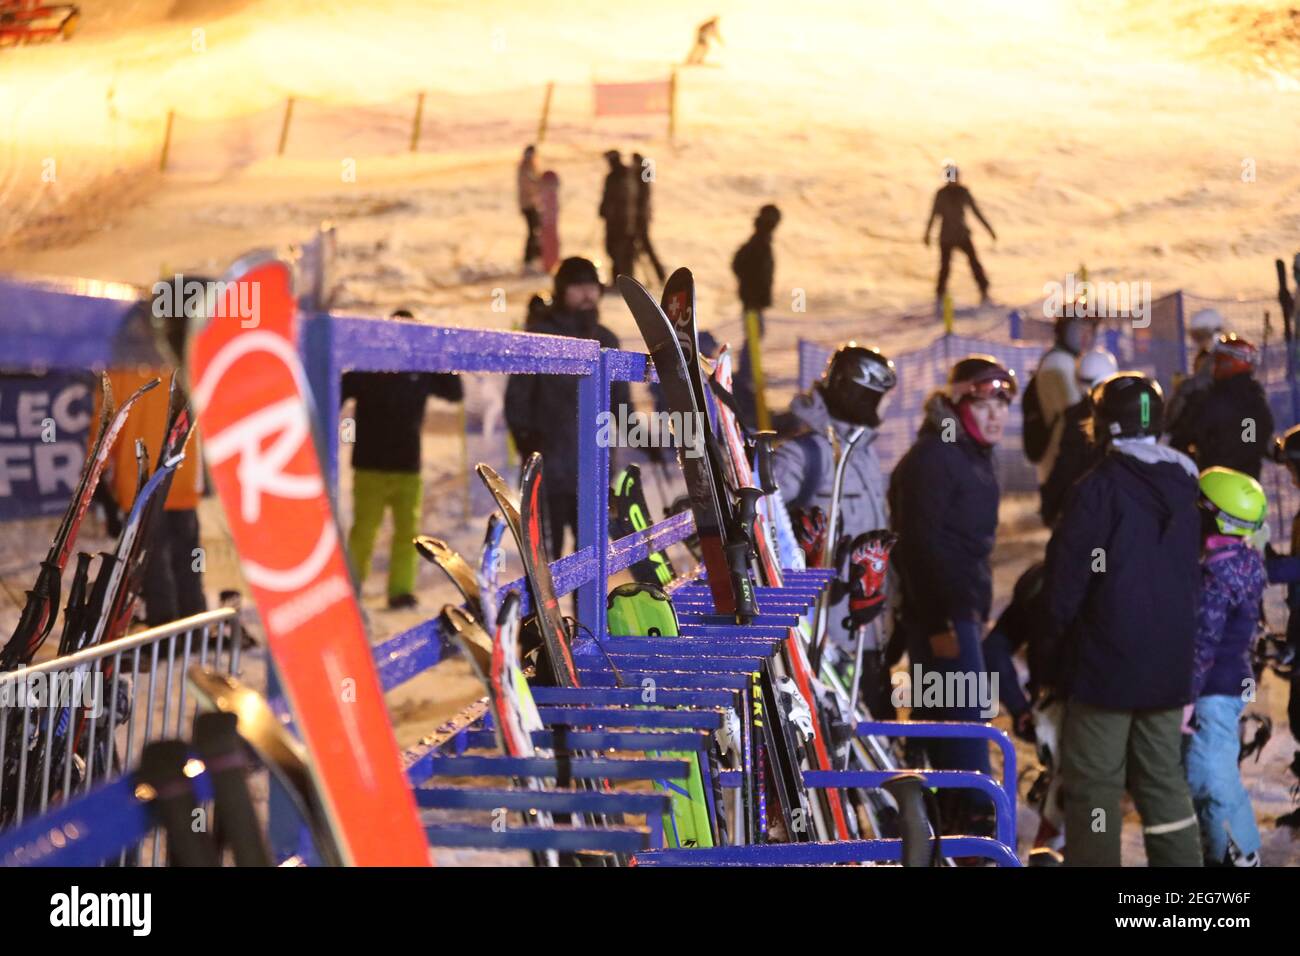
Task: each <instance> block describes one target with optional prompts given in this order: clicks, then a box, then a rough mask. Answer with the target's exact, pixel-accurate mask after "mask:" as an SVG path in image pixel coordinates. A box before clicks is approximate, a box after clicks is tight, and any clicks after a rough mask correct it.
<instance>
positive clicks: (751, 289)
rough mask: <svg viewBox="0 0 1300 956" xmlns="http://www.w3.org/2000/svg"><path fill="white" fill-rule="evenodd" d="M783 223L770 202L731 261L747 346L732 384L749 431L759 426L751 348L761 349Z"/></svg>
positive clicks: (770, 303)
mask: <svg viewBox="0 0 1300 956" xmlns="http://www.w3.org/2000/svg"><path fill="white" fill-rule="evenodd" d="M780 223H781V210H780V209H777V208H776V206H774V205H772V204H771V203H768V204H767V205H765V206H763V208H762V209H760V210H759V211H758V215H757V216H756V217H754V233H753V235H751V236H750V237H749V238H748V239H747V240H745V242H744V244H743V245H742V246H741V247H740V248H739V249H737V250H736V254H735V255H734V256H733V257H732V259H731V271H732V273H733V274H734V275H735V276H736V287H737V293H738V294H739V297H740V308H741V312H742V313H743V317H744V323H745V324H744V326H743V330H744V334H745V340H746V347H745V348H743V349H741V350H740V361H739V362H738V363H737V366H736V376H735V380H734V382H733V383H732V386H733V389H732V393H733V394H734V395H735V397H736V403H737V404H738V405H739V406H740V418H741V421H743V422H744V423H745V425H746V426H747V427H749V428H751V429H752V428H754V427H756V422H757V413H756V405H757V399H756V396H755V394H754V373H753V371H752V370H751V368H750V356H749V350H750V348H755V349H761V348H762V344H763V335H764V331H765V330H764V321H763V313H764V311H765V310H766V309H768V308H771V305H772V281H773V278H774V277H775V275H776V259H775V257H774V256H773V255H772V234H773V233H774V232H776V227H777V226H778V225H780ZM750 313H753V315H754V320H755V322H754V324H755V325H756V326H757V328H758V341H756V342H750V341H749V338H750V334H751V333H750V323H749V319H748V316H749V314H750Z"/></svg>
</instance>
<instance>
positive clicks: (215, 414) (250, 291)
mask: <svg viewBox="0 0 1300 956" xmlns="http://www.w3.org/2000/svg"><path fill="white" fill-rule="evenodd" d="M223 281H224V282H227V283H229V285H228V286H227V287H226V290H225V298H224V302H223V304H224V305H225V306H226V308H225V309H220V310H218V311H219V313H220V314H219V315H218V317H216V318H212V319H209V320H208V321H207V323H206V325H205V326H204V327H203V328H202V330H201V331H200V332H199V333H198V335H197V336H196V338H195V340H194V344H193V348H192V349H191V350H190V356H191V357H190V363H191V376H190V377H191V381H193V382H195V383H196V385H195V387H194V403H195V405H196V406H197V407H198V409H199V421H200V423H201V425H202V428H203V433H204V435H205V437H206V439H207V441H206V454H207V457H208V462H209V465H210V466H211V470H212V479H213V481H214V483H215V484H216V487H217V491H218V493H219V494H220V496H221V503H222V505H223V506H224V508H225V512H226V517H227V520H228V521H229V522H230V532H231V535H232V537H233V538H234V540H235V546H236V548H237V549H238V551H239V557H240V563H241V565H242V567H243V571H244V576H245V578H246V579H247V580H248V584H249V587H250V588H251V590H252V592H253V597H254V599H255V601H256V602H257V609H258V613H259V614H260V616H261V618H262V623H263V625H264V627H265V629H266V636H267V641H268V644H269V646H270V649H271V654H272V656H273V657H274V659H275V667H276V671H277V672H278V674H279V675H280V677H281V679H282V681H283V684H284V689H285V693H286V695H287V697H288V700H289V704H290V706H291V708H292V709H293V714H294V719H295V722H296V724H297V727H298V729H299V731H300V732H301V734H302V737H303V741H304V743H305V744H306V745H307V749H308V752H309V753H310V754H311V758H312V760H311V764H312V773H313V774H314V775H315V776H316V778H317V782H318V784H319V785H320V789H321V791H322V793H323V796H324V802H325V807H326V812H327V814H328V816H329V818H330V822H331V824H332V826H333V828H334V830H335V832H336V837H337V841H338V844H339V846H340V848H341V850H342V854H343V858H344V862H346V863H348V864H352V865H358V866H424V865H427V864H428V863H429V862H430V861H429V851H428V845H427V842H426V840H425V835H424V830H423V828H422V827H421V825H420V820H419V816H418V813H417V811H416V807H415V800H414V797H413V796H412V794H411V787H410V784H409V783H408V782H407V779H406V775H405V773H403V771H402V765H401V761H400V758H399V753H398V749H397V741H396V739H395V738H394V736H393V728H392V725H391V724H390V722H389V718H388V711H387V709H386V708H385V706H384V695H383V689H382V688H381V687H380V684H379V679H378V677H377V675H376V673H375V666H374V660H373V659H372V657H371V653H370V642H369V641H368V640H367V637H366V631H365V626H364V624H363V622H362V619H361V613H360V610H359V609H358V607H357V603H356V597H355V593H354V591H353V587H352V579H351V577H350V575H349V572H348V566H347V562H346V561H345V559H344V556H343V551H342V548H341V547H340V544H339V531H338V525H337V523H336V521H335V518H334V513H333V509H332V507H331V504H330V499H329V496H328V494H327V493H326V487H325V481H324V479H323V477H322V474H321V467H320V460H319V458H318V457H317V453H316V447H315V444H314V442H313V439H312V428H311V418H310V416H309V414H308V404H307V403H308V401H309V392H308V389H307V385H306V382H305V378H304V375H303V369H302V365H301V363H300V361H299V358H298V352H297V344H296V343H297V338H296V335H295V324H296V319H297V305H296V303H295V301H294V296H293V288H292V280H291V278H290V273H289V268H288V266H286V265H285V264H284V263H283V262H280V261H278V260H276V259H274V258H272V257H270V256H268V255H267V254H265V253H262V254H254V255H253V256H250V257H248V258H247V259H245V260H241V261H240V262H238V263H236V264H235V265H234V266H233V267H232V268H231V270H230V272H229V273H228V274H227V275H226V277H225V278H224V279H223ZM241 293H242V294H241ZM240 302H254V303H258V308H257V310H256V314H255V315H254V316H253V321H252V322H251V323H249V322H247V321H246V320H241V319H240V318H239V310H238V308H237V305H238V303H240ZM246 325H247V326H248V327H245V326H246Z"/></svg>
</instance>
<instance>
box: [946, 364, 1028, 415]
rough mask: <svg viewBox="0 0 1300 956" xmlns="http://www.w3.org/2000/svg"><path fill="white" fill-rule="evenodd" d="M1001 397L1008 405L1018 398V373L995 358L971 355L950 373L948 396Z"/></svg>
mask: <svg viewBox="0 0 1300 956" xmlns="http://www.w3.org/2000/svg"><path fill="white" fill-rule="evenodd" d="M995 396H996V397H998V398H1001V399H1003V400H1005V401H1006V402H1007V403H1008V404H1010V403H1011V400H1012V399H1013V398H1015V397H1016V373H1015V372H1013V371H1012V370H1011V369H1009V368H1007V367H1006V366H1005V365H1003V364H1002V363H1001V362H999V361H998V360H997V359H995V358H994V357H993V356H992V355H968V356H966V357H965V358H964V359H962V360H961V361H959V362H958V363H957V364H956V365H954V366H953V367H952V368H951V369H950V370H949V372H948V397H949V398H950V399H951V400H952V401H954V402H958V401H961V400H962V399H964V398H991V397H995Z"/></svg>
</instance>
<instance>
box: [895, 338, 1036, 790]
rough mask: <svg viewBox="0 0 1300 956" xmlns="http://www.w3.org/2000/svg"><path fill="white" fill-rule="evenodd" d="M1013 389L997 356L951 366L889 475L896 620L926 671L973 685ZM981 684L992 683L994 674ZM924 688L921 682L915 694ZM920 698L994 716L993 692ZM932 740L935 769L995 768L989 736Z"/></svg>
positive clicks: (935, 710) (947, 715) (963, 713)
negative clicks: (998, 457) (997, 454)
mask: <svg viewBox="0 0 1300 956" xmlns="http://www.w3.org/2000/svg"><path fill="white" fill-rule="evenodd" d="M1015 392H1016V382H1015V377H1014V376H1013V375H1012V374H1011V373H1010V372H1009V371H1007V370H1006V369H1005V368H1004V367H1003V366H1002V365H1000V364H999V363H998V362H997V361H996V360H994V359H993V358H991V357H989V356H981V355H973V356H969V357H967V358H964V359H962V360H961V361H960V362H958V363H957V364H956V365H954V366H953V368H952V371H951V372H950V373H949V376H948V386H947V388H946V389H943V390H942V391H939V392H936V393H935V394H934V395H932V396H931V397H930V399H929V400H928V401H927V402H926V417H925V422H924V423H923V424H922V426H921V429H920V431H919V432H918V434H917V437H916V441H915V442H914V443H913V445H912V447H911V448H910V449H908V451H907V453H906V454H905V455H904V456H903V457H902V459H901V460H900V461H899V463H898V465H897V466H896V467H895V468H894V472H893V475H892V476H891V477H890V481H889V512H890V528H891V530H893V531H894V532H896V533H897V534H898V543H897V544H896V545H895V547H894V551H893V561H894V567H895V568H896V570H897V572H898V579H899V585H900V591H901V595H900V597H901V608H900V614H899V617H898V622H897V626H898V627H899V628H900V629H901V630H902V631H903V633H904V635H905V637H904V640H905V641H906V645H907V651H908V657H909V659H910V661H911V664H912V667H913V668H916V667H917V666H919V667H920V668H921V669H922V672H923V673H924V672H927V671H928V672H935V673H937V674H940V675H961V676H962V677H963V678H964V679H965V681H966V682H967V686H969V684H970V683H981V682H980V675H986V673H987V672H986V670H985V664H984V655H983V653H982V651H981V638H982V636H983V631H984V622H985V621H987V620H988V618H989V611H990V606H991V604H992V601H993V572H992V568H991V566H990V556H991V555H992V553H993V541H994V536H995V534H996V532H997V526H998V501H999V497H1000V494H999V490H998V481H997V475H996V473H995V471H994V467H993V447H994V446H995V445H996V444H997V443H998V441H1000V440H1001V438H1002V431H1003V428H1004V425H1005V422H1006V418H1007V409H1008V407H1009V406H1010V404H1011V400H1012V398H1013V397H1014V396H1015ZM945 682H946V683H951V684H956V681H952V682H948V681H945ZM982 683H984V684H985V686H987V683H988V680H987V677H985V680H984V681H983V682H982ZM920 690H921V688H918V687H915V686H914V687H913V692H914V695H916V694H919V692H920ZM917 703H918V702H917V701H916V699H915V697H914V699H913V709H912V714H913V716H914V717H917V718H919V719H938V720H981V719H984V720H987V719H989V718H990V717H992V716H993V714H992V713H989V712H988V710H987V708H994V709H995V708H996V701H994V700H990V701H971V700H968V699H965V700H956V699H947V695H945V700H944V701H943V704H942V706H939V707H930V706H926V707H918V706H916V704H917ZM926 746H927V749H928V750H929V752H930V758H931V761H932V762H933V763H934V766H935V767H937V768H941V769H957V770H978V771H982V772H984V773H989V772H990V766H989V752H988V745H987V743H986V742H985V741H983V740H940V741H933V742H927V745H926ZM963 796H965V794H963ZM963 803H964V804H965V809H966V810H968V811H970V812H972V813H979V814H982V813H984V812H985V811H986V800H985V799H983V798H976V799H973V800H972V799H965V800H963Z"/></svg>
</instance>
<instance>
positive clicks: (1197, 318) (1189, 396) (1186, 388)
mask: <svg viewBox="0 0 1300 956" xmlns="http://www.w3.org/2000/svg"><path fill="white" fill-rule="evenodd" d="M1223 325H1224V323H1223V316H1221V315H1220V314H1219V313H1218V311H1217V310H1215V309H1201V310H1200V311H1198V312H1197V313H1196V314H1195V315H1193V316H1192V318H1191V320H1190V321H1189V322H1188V323H1187V331H1188V335H1189V337H1190V338H1191V340H1192V344H1193V345H1195V346H1196V355H1195V356H1194V357H1193V358H1192V374H1191V375H1188V376H1187V377H1186V378H1184V379H1183V380H1182V381H1180V382H1179V383H1178V384H1177V385H1176V386H1174V394H1173V395H1172V396H1170V398H1169V408H1168V410H1167V412H1166V414H1165V420H1166V421H1168V422H1176V421H1178V420H1179V419H1180V418H1182V416H1183V412H1184V410H1186V408H1187V406H1188V405H1190V404H1192V403H1194V402H1198V401H1200V399H1201V397H1202V396H1204V394H1205V392H1206V391H1207V390H1208V389H1209V387H1210V385H1211V384H1212V383H1213V382H1214V361H1213V351H1214V342H1215V340H1216V339H1217V338H1218V337H1219V336H1220V335H1221V334H1222V333H1223Z"/></svg>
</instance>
